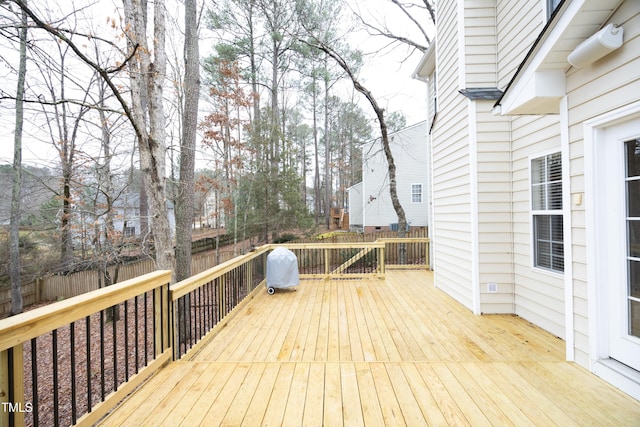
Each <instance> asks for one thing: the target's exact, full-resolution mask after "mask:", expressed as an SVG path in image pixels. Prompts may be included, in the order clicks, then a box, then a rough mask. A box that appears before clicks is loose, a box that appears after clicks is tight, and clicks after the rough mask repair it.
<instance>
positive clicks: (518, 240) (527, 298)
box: [512, 115, 566, 338]
mask: <svg viewBox="0 0 640 427" xmlns="http://www.w3.org/2000/svg"><path fill="white" fill-rule="evenodd" d="M512 138H513V144H512V146H513V154H512V156H513V166H512V167H513V242H514V246H513V251H514V257H513V262H514V282H515V289H514V291H515V296H514V297H515V309H516V310H515V313H516V314H517V315H519V316H521V317H523V318H525V319H527V320H529V321H530V322H532V323H534V324H536V325H538V326H540V327H541V328H543V329H546V330H547V331H549V332H551V333H553V334H555V335H556V336H559V337H562V338H564V337H565V327H564V307H565V305H564V279H563V275H562V274H557V273H552V272H547V271H544V270H541V269H537V268H533V260H532V257H533V254H532V247H533V246H532V224H531V213H530V212H531V198H530V185H531V184H530V169H529V168H530V166H529V164H530V159H531V157H537V156H539V155H543V154H548V153H550V152H559V151H560V149H561V148H560V118H559V116H555V115H548V116H520V117H516V118H514V119H513V121H512ZM563 167H566V165H563Z"/></svg>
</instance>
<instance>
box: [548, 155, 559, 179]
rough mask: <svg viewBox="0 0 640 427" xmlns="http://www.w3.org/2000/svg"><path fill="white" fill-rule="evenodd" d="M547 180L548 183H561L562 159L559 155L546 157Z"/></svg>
mask: <svg viewBox="0 0 640 427" xmlns="http://www.w3.org/2000/svg"><path fill="white" fill-rule="evenodd" d="M547 168H548V173H547V180H548V181H561V180H562V158H561V157H560V153H556V154H551V155H549V156H547Z"/></svg>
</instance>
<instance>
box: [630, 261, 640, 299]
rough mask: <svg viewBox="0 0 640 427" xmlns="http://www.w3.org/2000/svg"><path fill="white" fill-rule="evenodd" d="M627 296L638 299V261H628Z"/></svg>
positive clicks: (639, 274)
mask: <svg viewBox="0 0 640 427" xmlns="http://www.w3.org/2000/svg"><path fill="white" fill-rule="evenodd" d="M629 295H630V296H632V297H634V298H640V261H633V260H629Z"/></svg>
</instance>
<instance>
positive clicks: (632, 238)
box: [627, 220, 640, 258]
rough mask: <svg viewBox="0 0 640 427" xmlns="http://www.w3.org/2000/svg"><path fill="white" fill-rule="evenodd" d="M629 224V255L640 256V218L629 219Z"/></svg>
mask: <svg viewBox="0 0 640 427" xmlns="http://www.w3.org/2000/svg"><path fill="white" fill-rule="evenodd" d="M627 225H628V227H629V229H628V230H627V234H628V236H629V239H628V241H629V248H628V255H629V256H630V257H634V258H640V220H634V221H627Z"/></svg>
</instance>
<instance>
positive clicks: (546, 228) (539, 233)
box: [535, 215, 551, 240]
mask: <svg viewBox="0 0 640 427" xmlns="http://www.w3.org/2000/svg"><path fill="white" fill-rule="evenodd" d="M535 220H536V221H535V231H536V239H537V240H541V239H543V240H551V224H550V222H551V217H550V216H549V215H536V216H535Z"/></svg>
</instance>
